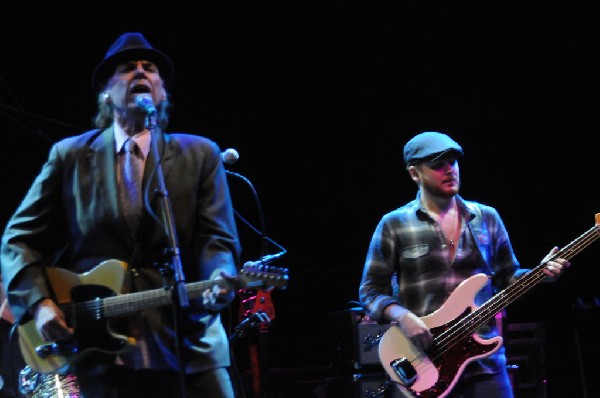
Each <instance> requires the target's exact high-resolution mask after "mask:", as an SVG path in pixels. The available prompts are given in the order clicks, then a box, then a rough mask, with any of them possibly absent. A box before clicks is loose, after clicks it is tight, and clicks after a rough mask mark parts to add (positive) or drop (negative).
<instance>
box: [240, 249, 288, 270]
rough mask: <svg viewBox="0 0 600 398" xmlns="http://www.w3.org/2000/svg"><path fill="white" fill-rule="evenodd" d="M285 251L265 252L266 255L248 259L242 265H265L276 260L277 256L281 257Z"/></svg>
mask: <svg viewBox="0 0 600 398" xmlns="http://www.w3.org/2000/svg"><path fill="white" fill-rule="evenodd" d="M286 253H287V251H282V252H279V253H275V254H267V255H266V256H262V257H261V258H259V259H258V260H257V261H248V262H246V263H245V264H244V265H245V266H252V267H255V266H259V265H267V264H270V263H272V262H273V261H275V260H278V259H279V258H281V257H283V256H284V255H285V254H286Z"/></svg>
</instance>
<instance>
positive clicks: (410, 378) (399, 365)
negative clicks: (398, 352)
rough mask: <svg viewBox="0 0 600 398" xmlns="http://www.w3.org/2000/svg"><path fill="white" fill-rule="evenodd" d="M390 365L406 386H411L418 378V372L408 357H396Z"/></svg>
mask: <svg viewBox="0 0 600 398" xmlns="http://www.w3.org/2000/svg"><path fill="white" fill-rule="evenodd" d="M390 366H391V367H392V369H394V373H395V374H396V376H398V378H399V379H400V381H401V382H402V384H404V385H405V386H411V385H412V384H413V383H414V382H415V380H416V379H417V372H416V370H415V368H414V367H413V366H412V364H411V363H410V362H409V361H408V359H406V357H402V358H397V359H394V360H393V361H392V362H390Z"/></svg>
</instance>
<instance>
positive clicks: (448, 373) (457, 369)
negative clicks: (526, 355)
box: [379, 274, 502, 398]
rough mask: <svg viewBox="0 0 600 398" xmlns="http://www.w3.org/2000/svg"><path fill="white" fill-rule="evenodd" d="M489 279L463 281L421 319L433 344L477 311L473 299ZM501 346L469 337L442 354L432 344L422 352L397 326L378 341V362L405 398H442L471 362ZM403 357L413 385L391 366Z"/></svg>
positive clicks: (496, 340) (480, 276)
mask: <svg viewBox="0 0 600 398" xmlns="http://www.w3.org/2000/svg"><path fill="white" fill-rule="evenodd" d="M488 279H489V278H488V276H487V275H485V274H477V275H474V276H472V277H470V278H468V279H466V280H465V281H463V282H462V283H461V284H460V285H459V286H458V287H457V288H456V289H455V290H454V291H453V292H452V293H451V295H450V297H448V299H447V300H446V302H445V303H444V304H443V305H442V306H441V307H440V308H439V309H438V310H436V311H435V312H433V313H431V314H429V315H427V316H424V317H422V318H421V319H422V320H423V322H425V324H426V325H427V326H428V327H429V328H430V329H431V333H432V335H433V338H434V341H435V340H436V337H437V336H439V335H440V334H441V333H443V332H444V331H446V330H447V329H448V328H450V327H451V326H453V325H455V324H457V323H459V322H461V321H462V320H463V318H464V317H465V316H467V315H469V314H470V313H471V312H473V311H474V310H475V309H476V308H477V307H476V306H475V302H474V299H475V296H476V295H477V292H479V290H481V288H483V287H484V286H485V285H486V284H487V282H488ZM501 346H502V337H500V336H496V337H494V338H492V339H487V340H484V339H482V338H480V337H479V336H477V335H476V334H471V335H468V336H466V337H465V338H461V339H460V340H457V341H455V342H453V344H452V345H451V346H450V347H449V348H448V349H446V350H444V352H443V353H442V352H438V351H437V350H436V347H435V344H434V346H433V347H431V349H430V350H428V353H424V352H422V351H420V350H418V349H417V348H415V347H414V346H413V345H412V343H411V342H410V340H409V339H408V338H407V337H406V336H404V334H403V333H402V331H401V330H400V328H399V327H397V326H392V327H390V328H389V329H388V330H387V331H386V332H385V333H384V335H383V336H382V338H381V341H380V342H379V359H380V361H381V363H382V365H383V367H384V369H385V371H386V372H387V374H388V375H389V376H390V378H391V380H392V382H394V384H395V385H396V386H397V387H398V388H399V389H400V391H401V392H402V393H403V395H404V396H406V397H415V396H418V397H424V398H442V397H445V396H446V395H448V394H449V393H450V391H451V390H452V388H453V387H454V385H455V384H456V382H457V380H458V378H459V377H460V375H461V374H462V372H463V370H464V368H465V367H466V366H467V365H468V364H469V363H470V362H473V361H474V360H476V359H478V358H483V357H486V356H489V355H491V354H493V353H494V352H496V351H497V350H499V349H500V347H501ZM402 358H405V359H406V360H407V366H409V367H410V368H411V369H412V370H414V372H415V373H416V375H415V376H416V378H415V379H414V381H412V382H408V383H407V382H405V381H403V380H402V379H401V378H400V377H399V376H398V374H397V372H396V370H395V369H394V367H393V366H392V362H393V361H395V360H398V359H402ZM412 370H411V371H412Z"/></svg>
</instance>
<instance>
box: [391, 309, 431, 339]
mask: <svg viewBox="0 0 600 398" xmlns="http://www.w3.org/2000/svg"><path fill="white" fill-rule="evenodd" d="M385 316H386V318H387V319H390V320H391V321H393V322H396V323H397V325H398V327H399V328H400V330H402V333H403V334H404V335H405V336H406V337H407V338H408V339H410V341H411V343H412V344H413V345H414V346H415V347H416V348H417V349H419V350H421V351H425V350H426V349H427V348H429V347H430V346H431V344H432V343H433V336H432V334H431V331H430V330H429V327H428V326H427V325H426V324H425V322H423V320H422V319H421V318H419V317H418V316H416V315H415V314H414V313H412V312H411V311H408V310H406V309H405V308H402V307H400V306H399V305H397V304H391V305H389V306H388V307H387V308H386V309H385Z"/></svg>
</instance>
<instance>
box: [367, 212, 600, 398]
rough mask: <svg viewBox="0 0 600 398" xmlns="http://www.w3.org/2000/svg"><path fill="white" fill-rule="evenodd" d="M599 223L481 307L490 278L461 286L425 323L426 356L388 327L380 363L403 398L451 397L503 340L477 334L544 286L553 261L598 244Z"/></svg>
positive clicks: (598, 217) (482, 277) (473, 278)
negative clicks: (469, 369) (467, 372)
mask: <svg viewBox="0 0 600 398" xmlns="http://www.w3.org/2000/svg"><path fill="white" fill-rule="evenodd" d="M599 224H600V213H598V214H596V217H595V225H594V226H593V227H592V228H590V229H589V230H588V231H586V232H585V233H583V234H582V235H581V236H579V237H578V238H577V239H575V240H574V241H572V242H571V243H569V244H568V245H567V246H565V247H564V248H562V249H561V250H559V251H558V252H557V253H555V254H554V255H552V256H551V257H549V258H545V259H544V260H543V261H542V262H541V263H540V264H539V265H538V266H537V267H535V268H533V269H532V270H531V271H530V272H528V273H527V274H525V275H523V276H522V277H521V278H519V279H518V280H517V281H515V282H514V283H512V284H511V285H509V286H508V287H507V288H505V289H504V290H502V291H500V292H498V293H497V294H495V295H494V296H493V297H492V298H490V299H489V300H488V301H486V302H485V303H483V304H482V305H481V306H479V307H477V306H476V305H475V302H474V299H475V296H476V295H477V293H478V292H479V290H481V289H482V288H483V287H484V286H485V285H486V284H487V283H488V280H489V276H488V275H486V274H477V275H473V276H471V277H470V278H468V279H466V280H465V281H463V282H462V283H461V284H460V285H459V286H458V287H457V288H456V289H455V290H454V291H453V292H452V293H451V294H450V296H449V297H448V299H447V300H446V301H445V302H444V304H443V305H442V306H441V307H440V308H439V309H438V310H436V311H434V312H432V313H431V314H429V315H426V316H424V317H422V318H421V319H422V320H423V322H425V324H426V325H427V326H428V327H429V328H430V330H431V334H432V335H433V344H432V346H431V347H430V348H429V349H427V350H426V352H423V351H421V350H419V349H418V348H416V347H415V346H414V345H413V344H412V343H411V342H410V340H409V339H408V338H407V337H406V336H405V335H404V334H403V333H402V331H401V330H400V328H399V327H397V326H395V325H393V326H392V327H390V328H389V329H388V330H387V331H386V332H385V333H384V335H383V336H382V338H381V340H380V342H379V360H380V361H381V364H382V365H383V367H384V369H385V371H386V373H387V374H388V375H389V377H390V379H391V381H392V382H393V384H394V385H396V386H397V387H398V389H399V390H400V392H401V393H402V395H403V396H405V397H422V398H443V397H445V396H447V395H448V394H449V393H450V392H451V390H452V388H453V387H454V386H455V384H456V382H457V380H458V379H459V377H460V375H461V374H462V372H463V370H464V369H465V367H466V366H467V365H468V364H469V363H470V362H473V361H475V360H476V359H479V358H483V357H487V356H490V355H492V354H493V353H494V352H496V351H498V350H499V349H500V347H501V346H502V343H503V340H502V337H501V336H496V337H493V338H491V339H482V338H481V337H479V336H478V335H477V334H476V333H475V332H476V330H477V329H479V328H480V327H481V326H482V325H484V324H485V323H486V322H487V321H489V320H490V319H491V318H493V317H495V316H496V314H497V313H499V312H500V311H502V310H503V309H504V308H506V307H507V306H508V305H509V304H511V303H512V302H514V301H515V300H517V299H518V298H519V297H522V296H523V295H524V294H525V293H527V292H528V291H529V290H530V289H532V288H533V287H534V286H536V285H538V284H539V283H540V282H542V281H543V280H544V278H545V277H546V274H545V273H544V270H545V269H546V267H547V263H548V262H549V261H553V260H555V259H557V258H565V259H567V260H568V259H570V258H571V257H573V256H575V255H576V254H578V253H579V252H581V251H582V250H583V249H585V248H586V247H588V246H589V245H590V244H591V243H593V242H594V241H596V239H598V237H600V229H599Z"/></svg>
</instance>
